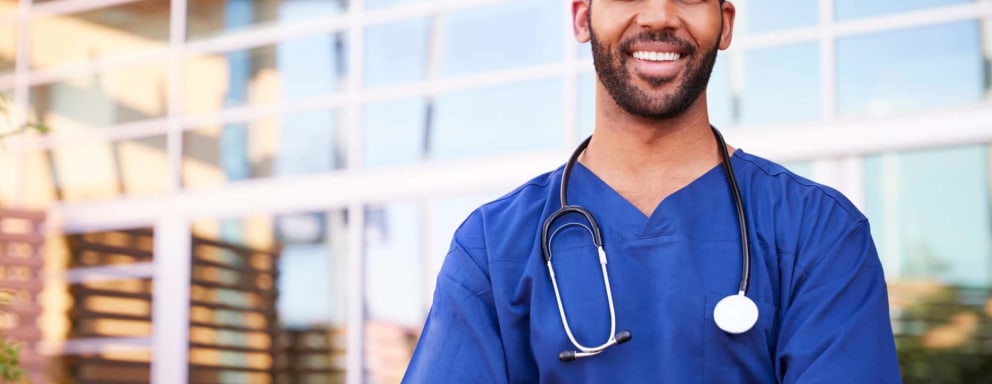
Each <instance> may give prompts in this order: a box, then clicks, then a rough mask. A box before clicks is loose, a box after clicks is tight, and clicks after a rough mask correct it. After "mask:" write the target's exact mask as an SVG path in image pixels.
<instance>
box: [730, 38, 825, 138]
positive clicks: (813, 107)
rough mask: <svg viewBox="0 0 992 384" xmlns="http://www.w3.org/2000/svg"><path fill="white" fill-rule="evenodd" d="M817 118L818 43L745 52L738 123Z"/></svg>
mask: <svg viewBox="0 0 992 384" xmlns="http://www.w3.org/2000/svg"><path fill="white" fill-rule="evenodd" d="M819 118H820V51H819V43H816V42H813V43H802V44H796V45H788V46H782V47H773V48H762V49H755V50H751V51H747V52H746V53H745V57H744V89H743V94H742V95H741V124H743V125H761V124H775V123H784V122H794V121H806V120H816V119H819Z"/></svg>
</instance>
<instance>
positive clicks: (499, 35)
mask: <svg viewBox="0 0 992 384" xmlns="http://www.w3.org/2000/svg"><path fill="white" fill-rule="evenodd" d="M564 4H565V3H564V2H561V1H558V0H523V1H511V2H508V3H503V4H498V5H493V6H486V7H481V8H473V9H469V10H464V11H458V12H454V13H451V14H448V15H445V22H444V28H443V30H444V43H443V44H444V63H443V64H444V65H443V66H442V72H443V74H444V75H448V76H451V75H465V74H474V73H479V72H485V71H492V70H501V69H507V68H516V67H522V66H528V65H536V64H544V63H549V62H553V61H557V60H561V59H562V43H561V42H562V25H561V23H562V21H563V20H564V18H563V17H562V14H561V12H565V11H566V10H565V6H564Z"/></svg>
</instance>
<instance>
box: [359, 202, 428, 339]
mask: <svg viewBox="0 0 992 384" xmlns="http://www.w3.org/2000/svg"><path fill="white" fill-rule="evenodd" d="M365 213H366V217H365V266H366V269H365V270H366V281H365V284H366V301H365V306H366V311H368V319H369V320H371V321H375V322H387V323H393V324H398V325H404V326H411V327H413V326H420V325H421V324H422V323H423V319H424V316H425V315H426V309H427V303H426V295H418V294H417V293H418V292H424V291H425V289H426V285H425V284H426V281H425V280H426V279H427V274H426V273H424V269H425V268H426V266H425V265H424V264H425V263H424V261H425V260H424V256H423V249H424V247H423V246H422V244H423V242H424V241H425V240H424V237H425V236H424V233H423V231H422V230H421V228H424V217H423V209H422V207H421V206H420V205H419V204H414V203H404V204H391V205H388V206H380V207H369V208H367V209H366V210H365Z"/></svg>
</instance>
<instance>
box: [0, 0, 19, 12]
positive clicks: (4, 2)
mask: <svg viewBox="0 0 992 384" xmlns="http://www.w3.org/2000/svg"><path fill="white" fill-rule="evenodd" d="M19 2H20V0H0V13H2V12H12V11H16V10H17V5H18V4H19Z"/></svg>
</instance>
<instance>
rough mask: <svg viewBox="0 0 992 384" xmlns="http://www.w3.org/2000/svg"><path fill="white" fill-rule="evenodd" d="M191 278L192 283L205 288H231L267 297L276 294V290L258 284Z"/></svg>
mask: <svg viewBox="0 0 992 384" xmlns="http://www.w3.org/2000/svg"><path fill="white" fill-rule="evenodd" d="M191 280H192V281H191V284H192V285H195V286H200V287H203V288H214V289H229V290H232V291H242V292H251V293H255V294H258V295H261V296H262V297H264V298H267V299H268V298H272V297H274V296H275V292H274V290H273V289H266V288H260V287H258V286H252V285H248V284H224V283H218V282H214V281H206V280H202V279H191ZM273 283H274V282H273Z"/></svg>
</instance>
